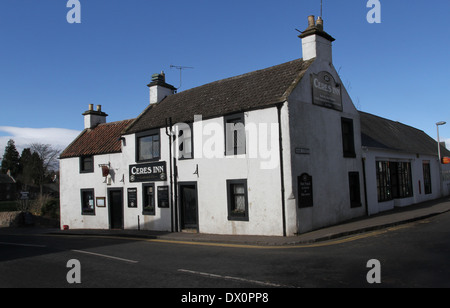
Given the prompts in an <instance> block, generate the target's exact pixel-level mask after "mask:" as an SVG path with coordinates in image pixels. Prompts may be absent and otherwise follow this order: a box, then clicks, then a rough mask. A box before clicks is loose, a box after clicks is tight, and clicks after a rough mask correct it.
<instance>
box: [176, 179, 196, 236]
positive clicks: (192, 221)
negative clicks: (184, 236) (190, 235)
mask: <svg viewBox="0 0 450 308" xmlns="http://www.w3.org/2000/svg"><path fill="white" fill-rule="evenodd" d="M180 208H181V228H182V229H197V227H198V223H197V186H196V185H195V184H180Z"/></svg>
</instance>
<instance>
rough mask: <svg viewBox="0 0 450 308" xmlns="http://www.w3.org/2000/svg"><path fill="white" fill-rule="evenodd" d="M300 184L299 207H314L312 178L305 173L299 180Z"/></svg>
mask: <svg viewBox="0 0 450 308" xmlns="http://www.w3.org/2000/svg"><path fill="white" fill-rule="evenodd" d="M297 182H298V183H297V184H298V207H300V208H302V207H311V206H313V186H312V176H310V175H309V174H307V173H303V174H302V175H301V176H299V177H298V178H297Z"/></svg>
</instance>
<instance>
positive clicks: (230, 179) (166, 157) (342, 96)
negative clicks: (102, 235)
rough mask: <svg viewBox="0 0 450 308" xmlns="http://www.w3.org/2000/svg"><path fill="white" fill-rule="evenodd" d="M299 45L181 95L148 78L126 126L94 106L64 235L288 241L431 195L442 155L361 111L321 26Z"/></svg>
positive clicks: (75, 160)
mask: <svg viewBox="0 0 450 308" xmlns="http://www.w3.org/2000/svg"><path fill="white" fill-rule="evenodd" d="M300 38H301V39H302V47H303V58H301V59H295V60H292V61H289V62H286V63H282V64H279V65H276V66H272V67H269V68H265V69H262V70H258V71H254V72H249V73H247V74H243V75H240V76H236V77H232V78H227V79H223V80H219V81H215V82H211V83H209V84H205V85H202V86H199V87H196V88H193V89H189V90H186V91H182V92H179V93H176V89H175V88H174V87H173V86H171V85H170V84H167V83H166V80H165V75H164V74H163V73H161V74H155V75H153V76H152V80H151V82H150V84H149V85H148V87H149V90H150V100H149V104H148V105H147V106H146V107H145V108H143V111H142V113H141V114H140V115H139V116H138V117H137V118H135V119H130V120H124V121H118V122H112V123H107V122H106V117H107V114H106V113H104V112H103V111H102V110H101V106H97V110H94V108H93V105H89V109H88V110H87V111H86V112H84V113H83V116H84V125H85V129H84V130H83V132H82V133H81V134H80V135H79V136H78V137H77V138H76V139H75V140H74V141H73V142H72V143H71V144H70V145H69V146H68V147H67V148H66V149H65V150H64V151H63V152H62V154H61V156H60V196H61V199H60V204H61V227H62V226H64V225H68V226H69V227H70V228H72V229H78V228H89V229H140V230H161V231H175V232H178V231H183V230H189V231H195V232H201V233H215V234H254V235H285V236H290V235H294V234H298V233H303V232H308V231H311V230H315V229H318V228H322V227H325V226H329V225H333V224H337V223H340V222H343V221H346V220H348V219H352V218H355V217H360V216H363V215H368V214H373V213H377V212H379V211H382V210H386V209H390V208H393V207H394V206H397V205H400V206H401V205H407V204H412V203H414V202H420V201H422V200H428V199H431V198H437V197H439V196H440V195H441V194H442V193H443V192H444V191H443V190H441V188H440V186H441V185H439V183H440V181H439V179H440V173H439V165H440V164H439V163H438V162H437V153H433V150H432V145H433V144H435V145H436V146H437V143H436V142H433V140H432V139H431V138H430V137H428V136H426V135H425V134H424V133H423V132H421V131H419V130H416V129H413V128H408V127H407V126H406V125H403V124H395V123H393V122H392V121H389V120H386V119H382V118H379V117H376V116H373V115H369V114H366V113H362V112H359V111H358V110H356V108H355V106H354V105H353V103H352V100H351V98H350V96H349V95H348V93H347V91H346V89H345V87H344V85H343V83H342V81H341V80H340V78H339V75H338V73H337V72H336V70H335V68H334V66H333V61H332V42H333V41H334V38H333V37H331V36H330V35H329V34H327V33H326V32H324V30H323V20H322V19H321V18H319V19H317V21H315V19H314V17H313V16H310V17H309V18H308V28H307V29H306V30H305V31H304V32H302V34H301V35H300ZM386 126H389V127H386ZM424 135H425V136H424ZM406 137H408V138H406ZM398 138H400V139H402V140H404V141H405V143H400V142H399V141H396V140H397V139H398ZM413 141H414V143H415V144H414V145H412V147H410V143H411V142H413ZM424 143H426V146H423V144H424ZM422 147H423V149H422ZM436 152H437V151H436ZM418 155H419V156H420V157H418ZM419 158H420V159H419ZM420 180H422V181H421V183H420V184H419V183H418V181H420ZM430 191H431V192H430ZM447 193H448V192H447Z"/></svg>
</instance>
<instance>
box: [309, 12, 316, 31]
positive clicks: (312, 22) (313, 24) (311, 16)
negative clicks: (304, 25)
mask: <svg viewBox="0 0 450 308" xmlns="http://www.w3.org/2000/svg"><path fill="white" fill-rule="evenodd" d="M314 26H315V23H314V15H310V16H308V28H312V27H314Z"/></svg>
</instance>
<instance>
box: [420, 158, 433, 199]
mask: <svg viewBox="0 0 450 308" xmlns="http://www.w3.org/2000/svg"><path fill="white" fill-rule="evenodd" d="M422 170H423V190H424V193H425V195H430V194H432V193H433V185H432V180H431V164H430V162H429V161H424V162H422Z"/></svg>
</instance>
